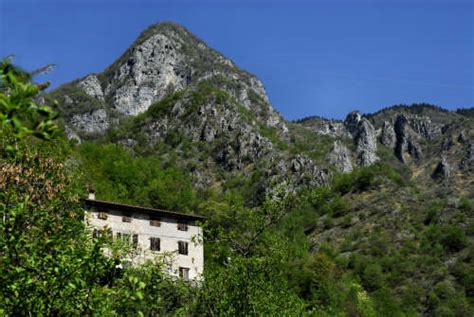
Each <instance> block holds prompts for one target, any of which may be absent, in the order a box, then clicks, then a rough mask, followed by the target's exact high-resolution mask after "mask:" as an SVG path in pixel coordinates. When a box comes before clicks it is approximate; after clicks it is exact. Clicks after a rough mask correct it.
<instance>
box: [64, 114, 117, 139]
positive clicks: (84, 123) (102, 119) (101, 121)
mask: <svg viewBox="0 0 474 317" xmlns="http://www.w3.org/2000/svg"><path fill="white" fill-rule="evenodd" d="M70 122H71V124H72V126H73V127H75V128H76V129H78V130H79V131H83V132H86V133H102V132H104V131H105V130H107V129H108V127H109V122H108V119H107V112H106V111H105V110H104V109H98V110H93V111H91V112H89V113H84V114H76V115H73V116H72V119H71V121H70ZM75 135H76V137H77V134H75Z"/></svg>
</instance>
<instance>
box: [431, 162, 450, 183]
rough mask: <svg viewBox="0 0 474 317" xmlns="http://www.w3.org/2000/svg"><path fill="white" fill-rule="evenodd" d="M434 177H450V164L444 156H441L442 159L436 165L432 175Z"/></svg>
mask: <svg viewBox="0 0 474 317" xmlns="http://www.w3.org/2000/svg"><path fill="white" fill-rule="evenodd" d="M432 177H433V178H435V179H442V180H446V179H448V178H450V177H451V166H450V165H449V163H448V161H447V160H446V157H443V158H442V160H441V161H440V162H439V163H438V165H436V168H435V170H434V172H433V175H432Z"/></svg>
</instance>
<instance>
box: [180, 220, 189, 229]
mask: <svg viewBox="0 0 474 317" xmlns="http://www.w3.org/2000/svg"><path fill="white" fill-rule="evenodd" d="M178 230H180V231H188V224H187V223H186V222H181V221H178Z"/></svg>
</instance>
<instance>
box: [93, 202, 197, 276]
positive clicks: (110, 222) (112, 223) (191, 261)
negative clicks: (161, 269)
mask: <svg viewBox="0 0 474 317" xmlns="http://www.w3.org/2000/svg"><path fill="white" fill-rule="evenodd" d="M99 211H101V210H96V209H95V208H93V209H91V210H88V211H86V223H87V225H89V226H90V227H92V228H97V229H103V228H104V227H107V228H110V230H112V232H113V236H114V238H115V237H116V235H117V233H118V232H120V233H122V234H123V233H125V234H130V239H132V236H133V235H134V234H137V235H138V248H137V252H136V255H134V256H133V257H132V258H131V261H132V262H133V263H143V262H145V261H146V260H148V259H154V258H155V257H157V256H160V255H164V254H166V255H171V256H169V257H168V256H167V257H166V260H167V261H170V262H171V265H170V266H169V267H168V270H169V273H170V274H172V275H176V276H178V268H179V267H185V268H189V278H190V279H191V280H199V279H200V276H201V275H202V273H203V269H204V248H203V245H202V229H201V228H200V227H199V226H197V225H195V223H194V222H193V221H187V224H188V230H187V231H180V230H178V228H177V223H178V221H177V219H173V218H165V217H163V216H161V217H160V222H161V225H160V226H159V227H155V226H151V225H150V216H151V215H152V214H149V213H146V212H136V213H132V214H131V216H132V222H130V223H128V222H123V221H122V217H123V216H124V215H125V213H124V212H121V211H110V210H109V211H106V212H107V219H106V220H102V219H99V218H98V214H99ZM151 237H156V238H160V251H151V250H150V238H151ZM178 241H185V242H188V255H182V254H178Z"/></svg>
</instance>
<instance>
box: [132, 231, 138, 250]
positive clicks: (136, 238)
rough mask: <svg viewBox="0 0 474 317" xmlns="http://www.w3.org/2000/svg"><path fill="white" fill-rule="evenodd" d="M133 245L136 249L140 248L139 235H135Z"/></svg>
mask: <svg viewBox="0 0 474 317" xmlns="http://www.w3.org/2000/svg"><path fill="white" fill-rule="evenodd" d="M132 244H133V248H134V249H136V248H138V234H134V235H133V238H132Z"/></svg>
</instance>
